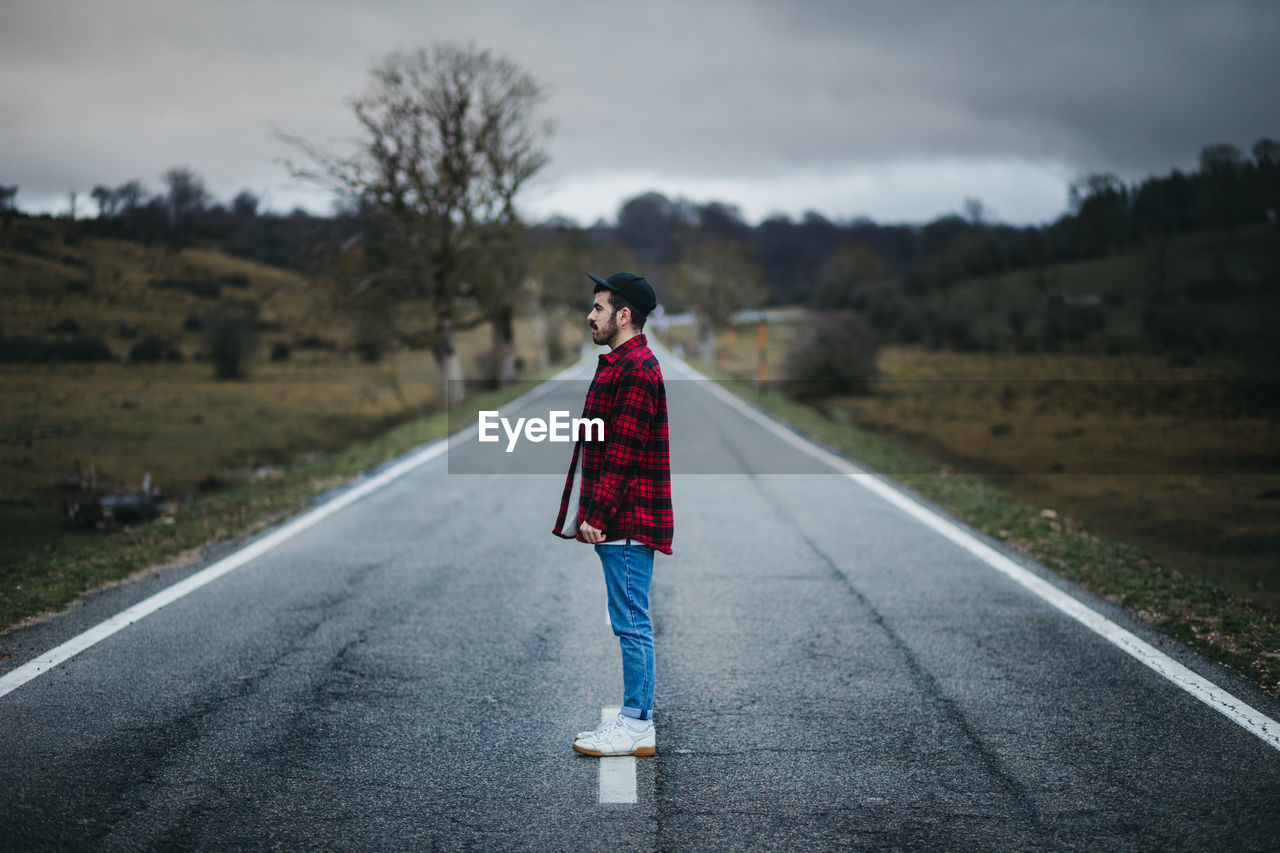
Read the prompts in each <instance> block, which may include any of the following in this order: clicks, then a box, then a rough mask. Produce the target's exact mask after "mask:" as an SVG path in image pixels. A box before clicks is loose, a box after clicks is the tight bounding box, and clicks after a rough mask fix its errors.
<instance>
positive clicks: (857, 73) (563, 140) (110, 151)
mask: <svg viewBox="0 0 1280 853" xmlns="http://www.w3.org/2000/svg"><path fill="white" fill-rule="evenodd" d="M436 40H458V41H475V42H476V43H477V44H480V45H482V46H485V47H490V48H492V49H494V50H496V51H499V52H502V53H505V54H507V55H508V56H510V57H511V58H512V59H514V60H515V61H517V62H518V63H520V64H521V65H523V66H525V67H526V68H528V69H529V70H530V71H532V72H533V73H534V74H535V75H536V76H538V77H539V78H540V79H542V80H544V81H546V82H547V83H549V84H550V85H551V87H552V90H553V94H552V96H551V98H550V100H549V103H548V105H547V111H548V114H549V115H551V116H553V117H554V118H555V119H556V120H557V123H558V131H557V134H556V136H555V138H554V141H553V149H552V154H553V158H554V160H553V168H552V169H551V170H550V172H549V173H548V175H547V178H546V181H545V182H544V184H545V185H547V187H548V189H549V190H551V191H554V187H555V186H556V185H557V183H558V182H574V181H577V182H578V183H579V184H581V183H582V182H584V181H590V180H591V179H592V176H601V178H606V177H610V176H613V177H615V178H616V177H618V176H625V175H654V176H660V177H661V178H662V179H663V180H664V186H668V187H671V188H674V189H677V190H678V189H679V188H680V187H681V186H682V185H683V184H682V182H688V183H689V185H690V186H708V185H711V184H713V183H714V185H715V186H717V187H727V188H729V189H730V190H731V189H732V187H733V185H734V184H733V182H734V181H735V180H739V181H744V182H746V181H753V182H756V183H757V184H759V182H761V181H762V180H768V179H771V178H776V183H777V189H776V192H777V193H779V194H780V195H779V197H780V198H785V197H786V193H787V192H788V189H787V187H788V184H787V180H788V179H787V176H788V175H792V174H796V173H797V172H804V173H807V174H810V175H812V174H824V173H830V174H833V175H839V174H852V173H855V172H856V173H862V172H866V171H868V170H871V171H874V170H875V169H876V168H877V166H878V164H887V163H897V164H901V163H903V162H919V163H922V164H925V163H929V162H931V161H937V160H946V161H948V162H956V161H965V160H972V161H974V162H975V163H982V164H985V165H984V168H989V166H990V164H991V163H992V162H993V161H1001V160H1006V161H1008V162H1010V163H1024V164H1025V163H1028V162H1031V163H1040V164H1046V165H1052V166H1053V167H1054V168H1058V169H1061V170H1062V171H1065V172H1072V171H1086V170H1097V169H1109V170H1114V171H1118V172H1120V173H1122V174H1124V175H1126V176H1130V177H1135V176H1138V175H1142V174H1147V173H1150V172H1154V171H1163V170H1165V169H1168V168H1169V167H1171V166H1173V165H1183V166H1186V165H1190V164H1191V163H1193V162H1194V158H1195V155H1196V153H1197V151H1198V150H1199V148H1200V147H1201V146H1203V145H1205V144H1207V143H1210V142H1216V141H1228V142H1233V143H1236V144H1239V145H1242V146H1248V145H1250V144H1251V143H1252V142H1253V141H1254V140H1255V139H1257V138H1258V137H1260V136H1264V135H1271V136H1275V135H1276V134H1277V128H1276V125H1275V118H1276V117H1275V110H1274V106H1273V104H1272V103H1271V102H1272V101H1273V100H1274V96H1273V89H1274V84H1275V81H1276V80H1280V52H1277V51H1276V50H1275V49H1274V44H1275V43H1276V42H1277V41H1280V4H1276V3H1274V2H1267V0H1257V2H1246V0H1236V2H1215V3H1212V4H1204V3H1199V2H1149V0H1148V1H1147V2H1139V1H1138V0H1129V2H1123V3H1116V2H1106V3H1104V2H1096V0H1083V2H1064V3H1057V4H1049V3H1031V2H1002V0H982V2H966V3H923V2H895V3H858V2H836V1H835V0H833V2H810V1H808V0H800V2H793V3H785V4H784V3H766V2H755V3H744V2H725V0H712V2H699V3H687V2H672V1H671V0H658V2H651V3H648V4H636V3H627V4H622V3H606V2H596V3H591V4H580V3H576V2H574V3H570V2H550V3H540V4H530V3H501V2H494V0H480V2H472V3H468V4H466V5H465V6H463V5H462V4H453V3H443V2H436V3H427V2H392V1H391V0H383V1H382V2H378V0H373V2H366V3H362V4H355V3H338V2H305V3H304V2H299V0H276V2H247V0H233V1H232V2H221V3H216V4H212V3H190V2H172V0H169V1H168V2H165V1H164V0H117V2H113V3H110V4H101V3H93V2H69V0H45V2H41V3H39V4H36V3H27V2H22V0H0V115H2V116H3V117H4V119H3V120H4V133H3V135H2V136H0V182H5V183H18V184H19V185H20V186H21V187H22V194H21V195H20V197H19V199H20V202H23V203H29V201H30V200H32V199H35V198H38V197H41V196H48V197H51V196H55V195H57V196H61V195H64V194H65V193H66V191H67V190H69V189H73V188H74V189H78V190H79V191H81V192H87V190H88V189H89V188H91V187H92V186H93V185H94V184H96V183H101V182H105V183H119V182H122V181H124V180H127V179H129V178H133V177H141V178H143V179H144V180H147V181H149V182H151V184H152V185H153V186H154V185H155V184H156V183H157V182H158V179H157V176H158V175H159V173H160V172H162V171H163V170H164V169H165V168H167V167H169V166H172V165H175V164H180V163H185V164H189V165H191V166H193V167H194V168H196V169H197V170H198V171H199V172H201V173H202V174H204V175H205V176H206V178H207V179H208V183H209V185H210V188H211V189H212V190H214V191H215V193H217V194H218V195H220V196H222V197H228V196H230V195H231V194H233V193H234V192H235V191H236V190H237V189H239V188H241V187H244V186H248V187H251V188H255V189H258V190H267V191H269V192H271V193H273V194H276V195H277V196H279V197H280V198H282V199H283V198H287V197H289V192H288V191H287V190H284V189H281V188H280V187H281V184H282V183H283V177H284V173H283V170H282V169H281V168H280V167H279V166H278V165H276V164H275V163H274V162H273V158H274V157H279V156H281V155H284V154H286V153H288V152H287V149H285V148H284V147H283V146H282V145H281V144H280V143H279V142H278V141H277V140H275V139H273V138H272V129H273V128H281V129H284V130H287V131H290V132H294V133H298V134H300V135H303V136H305V137H307V138H310V139H317V140H325V139H335V138H340V137H342V136H344V135H348V134H350V133H352V132H353V127H352V123H351V120H350V115H349V111H348V110H347V108H346V106H345V103H344V102H345V99H346V98H347V97H349V96H351V95H354V94H356V93H357V92H358V91H359V90H360V89H361V88H362V87H363V85H364V81H365V79H366V75H367V71H368V69H369V67H370V66H371V65H372V64H373V63H374V62H375V61H376V60H377V59H378V58H379V57H381V56H382V55H384V54H386V53H387V52H389V51H390V50H393V49H397V48H406V47H414V46H417V45H421V44H427V43H430V42H432V41H436ZM921 174H922V175H923V174H925V172H922V173H921ZM922 180H923V178H922ZM615 183H616V182H615ZM981 189H982V187H981V186H975V188H974V192H973V194H980V192H981ZM744 191H745V190H744ZM794 191H795V192H796V193H799V192H800V188H799V185H795V189H794ZM948 191H950V188H949V189H948ZM728 200H730V201H733V200H735V199H733V198H729V199H728ZM792 201H793V203H794V204H795V205H796V206H797V207H802V206H805V202H804V200H802V199H799V198H796V199H794V200H792ZM958 201H959V199H950V200H942V199H940V200H939V201H938V202H937V203H936V204H935V205H934V207H935V208H936V207H937V205H945V204H950V205H952V206H953V207H954V206H955V205H956V204H957V203H958ZM824 203H829V200H828V201H827V202H824ZM879 204H881V206H883V205H884V201H883V200H882V201H881V202H880V203H879ZM927 204H928V203H927V202H922V205H927ZM876 206H877V201H876V198H875V196H874V193H870V194H868V195H866V196H865V197H862V198H854V199H851V200H850V202H849V204H848V205H847V207H848V208H849V209H855V208H856V209H858V210H861V211H863V212H867V213H870V214H871V215H873V216H874V215H877V213H876ZM996 208H997V210H998V209H999V205H998V204H997V205H996ZM833 212H834V213H842V212H847V211H833ZM934 212H936V210H925V209H923V208H922V209H921V211H920V213H919V218H925V217H927V216H929V215H931V214H932V213H934Z"/></svg>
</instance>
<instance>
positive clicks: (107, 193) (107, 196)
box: [89, 184, 120, 219]
mask: <svg viewBox="0 0 1280 853" xmlns="http://www.w3.org/2000/svg"><path fill="white" fill-rule="evenodd" d="M89 195H91V196H93V200H94V202H95V203H96V204H97V205H98V218H99V219H110V218H111V217H113V216H115V215H116V209H117V208H118V207H119V206H120V199H119V196H117V195H116V193H115V190H113V189H111V188H110V187H108V186H105V185H103V184H98V185H97V186H96V187H94V188H93V192H91V193H89Z"/></svg>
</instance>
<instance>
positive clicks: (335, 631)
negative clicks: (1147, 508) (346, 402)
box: [0, 351, 1280, 851]
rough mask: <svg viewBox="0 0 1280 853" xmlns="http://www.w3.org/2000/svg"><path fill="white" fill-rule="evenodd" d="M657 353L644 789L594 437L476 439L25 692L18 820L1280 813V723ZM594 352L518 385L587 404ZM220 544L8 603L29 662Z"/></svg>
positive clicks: (532, 820) (615, 824)
mask: <svg viewBox="0 0 1280 853" xmlns="http://www.w3.org/2000/svg"><path fill="white" fill-rule="evenodd" d="M659 356H660V358H661V360H662V361H663V365H664V370H665V371H666V374H667V378H668V385H669V390H670V396H671V402H670V416H671V435H672V452H673V469H674V470H675V471H676V473H677V476H676V477H675V478H674V482H673V487H674V502H675V510H676V537H675V555H674V556H673V557H669V558H664V557H663V556H662V555H658V557H657V559H656V561H655V580H654V588H653V618H654V623H655V628H656V635H657V636H656V645H657V661H658V685H657V693H656V698H655V705H656V712H655V718H656V723H657V727H658V728H657V732H658V735H657V737H658V754H657V756H655V757H654V758H651V759H640V760H637V761H634V770H630V769H629V768H626V767H622V768H620V769H618V770H619V772H621V773H623V774H624V775H625V774H626V773H633V776H632V777H631V778H630V779H625V780H624V783H626V784H634V795H635V802H622V803H618V802H601V798H602V796H601V795H602V790H603V789H602V787H601V779H600V772H601V764H600V762H599V761H597V760H596V759H591V758H586V757H583V756H579V755H577V754H575V753H574V752H573V751H572V750H571V749H570V743H571V741H572V738H573V734H574V733H575V732H577V731H579V730H581V729H585V728H591V727H594V726H595V725H596V723H597V722H598V721H599V720H600V715H601V709H602V708H606V707H608V706H610V705H617V704H618V703H619V701H620V699H621V695H620V694H621V675H620V668H619V662H618V652H617V645H616V640H615V639H614V637H613V636H612V634H611V633H610V630H609V627H608V624H607V618H606V613H605V598H604V589H603V585H602V581H601V577H600V566H599V561H598V560H597V558H596V557H595V555H594V554H593V553H592V551H591V549H590V548H589V547H588V546H585V545H581V544H579V543H573V542H567V541H564V540H561V539H557V538H555V537H553V536H552V535H551V534H550V528H551V525H552V522H553V521H554V519H555V514H556V509H557V506H558V501H559V496H560V490H561V487H562V485H563V476H564V475H563V470H562V468H563V466H564V465H566V464H567V460H568V447H567V445H551V444H545V443H544V444H543V445H540V446H539V447H537V448H529V451H530V452H529V454H527V455H524V456H521V457H520V461H519V462H516V461H514V456H515V455H513V459H512V460H507V461H504V460H503V459H502V457H501V454H502V449H501V447H500V446H499V447H497V448H496V449H495V446H494V445H484V446H480V445H478V444H476V443H474V442H471V441H462V442H460V443H459V445H458V446H457V447H455V448H454V449H453V450H451V451H450V452H449V453H448V454H444V453H440V454H438V455H435V456H434V457H433V458H431V459H430V460H429V461H426V462H424V463H423V464H420V465H418V466H417V467H415V468H413V470H411V471H409V472H408V473H405V474H404V475H403V476H400V477H398V478H396V479H394V480H392V481H390V482H389V483H387V484H386V485H384V486H382V487H381V488H378V489H376V490H373V491H371V492H370V493H369V494H367V495H365V496H363V497H361V498H360V499H359V500H357V501H355V502H353V503H351V505H350V506H347V507H345V508H344V509H342V510H341V511H339V512H335V513H333V514H332V515H331V516H329V517H328V518H327V519H325V520H324V521H323V522H321V523H318V524H315V525H313V526H311V527H309V528H307V529H305V530H302V531H301V532H298V533H297V534H296V535H293V536H291V537H290V538H288V539H287V540H285V541H283V542H280V543H279V544H277V545H275V546H274V547H272V548H270V549H269V550H266V551H265V553H262V554H260V555H258V556H256V557H254V558H253V559H252V560H250V561H248V562H246V563H244V564H243V565H241V566H239V567H238V568H236V569H235V570H234V571H230V572H228V573H226V574H224V575H222V576H220V577H217V578H216V579H215V580H212V581H210V582H209V583H207V584H205V585H204V586H201V587H200V588H198V589H196V590H194V591H193V592H191V593H190V594H188V595H185V596H184V597H181V598H179V599H177V600H175V601H173V602H172V603H169V604H167V605H166V606H164V607H163V608H160V609H158V610H156V611H155V612H153V613H151V614H150V615H148V616H146V617H145V618H142V619H140V620H138V621H136V622H135V623H134V624H131V625H129V626H128V627H125V628H123V629H121V630H119V631H118V632H116V633H113V634H111V635H110V636H108V637H106V638H105V639H103V640H101V641H100V642H98V643H97V644H95V645H93V646H91V647H89V648H87V649H85V650H84V651H82V652H80V653H79V654H77V655H75V656H74V657H71V658H70V659H68V660H66V661H64V662H62V663H60V664H59V665H57V666H56V667H53V668H52V669H49V670H48V671H47V672H44V673H43V674H41V675H39V676H38V677H36V678H33V679H31V680H29V681H26V682H25V683H23V684H21V685H19V686H17V687H16V688H14V689H12V690H11V692H8V693H7V694H6V695H4V696H0V849H3V850H6V851H7V850H69V849H70V850H160V849H176V848H182V849H225V848H249V849H273V848H280V849H287V850H297V849H308V848H319V849H329V850H398V849H405V850H426V849H441V850H462V849H471V850H482V849H532V850H611V851H612V850H617V851H638V850H773V849H803V850H835V849H848V848H866V849H878V848H887V849H948V850H956V849H964V850H969V849H975V850H977V849H1004V850H1027V849H1055V850H1067V849H1078V850H1091V851H1092V850H1204V849H1217V850H1275V849H1277V848H1280V749H1277V747H1276V746H1275V745H1274V744H1273V743H1272V742H1268V741H1267V740H1266V739H1265V738H1263V737H1260V736H1259V735H1258V734H1256V733H1254V732H1251V731H1249V730H1247V729H1246V728H1245V727H1243V726H1242V725H1241V724H1240V723H1238V722H1237V721H1235V720H1233V719H1229V718H1228V717H1227V716H1225V715H1223V714H1222V713H1219V712H1218V711H1217V710H1215V709H1214V708H1212V707H1210V706H1209V705H1207V704H1206V703H1205V702H1204V701H1201V699H1200V698H1197V696H1195V695H1193V694H1192V693H1189V692H1188V691H1187V690H1184V689H1183V688H1182V687H1180V686H1179V685H1177V684H1175V683H1173V682H1172V681H1170V680H1169V679H1167V678H1165V677H1163V676H1162V675H1161V674H1159V673H1158V672H1157V671H1155V670H1154V669H1152V668H1151V667H1149V666H1146V665H1143V664H1142V663H1141V662H1139V661H1138V660H1136V659H1135V658H1134V657H1133V656H1131V655H1129V654H1126V653H1125V652H1124V651H1122V650H1121V649H1120V648H1118V647H1117V646H1116V645H1115V644H1114V643H1112V642H1109V641H1108V640H1107V639H1105V638H1104V637H1102V636H1101V635H1100V634H1099V633H1098V632H1097V631H1095V630H1092V629H1090V628H1089V627H1087V626H1086V625H1084V624H1082V623H1081V622H1080V621H1078V620H1076V619H1072V618H1069V617H1068V616H1067V615H1065V614H1064V613H1063V611H1062V610H1061V609H1060V608H1059V607H1055V606H1053V605H1052V604H1051V603H1050V602H1049V601H1047V600H1046V599H1045V598H1043V597H1042V596H1040V595H1037V594H1034V593H1033V592H1032V591H1030V590H1029V589H1028V587H1027V586H1026V585H1024V584H1021V583H1018V582H1016V581H1015V580H1014V579H1012V578H1011V577H1010V576H1009V575H1008V574H1006V573H1002V572H1001V571H997V570H996V569H995V568H993V566H992V564H991V563H990V562H989V561H987V560H984V559H982V558H980V556H979V555H977V554H975V553H974V552H973V551H972V550H969V549H966V548H965V547H961V545H959V544H957V541H955V540H954V539H952V538H948V537H947V536H944V535H942V534H941V533H939V530H938V529H935V528H934V527H930V526H928V525H927V524H925V523H922V521H921V519H920V518H919V517H917V516H916V515H913V514H911V513H910V512H907V511H904V509H903V507H902V506H899V505H897V504H894V503H892V502H890V501H889V500H886V499H885V498H884V497H883V496H882V495H881V494H879V493H877V492H875V491H873V490H871V489H868V488H865V487H864V486H862V485H860V484H859V483H858V482H856V481H855V480H854V479H852V478H850V477H849V476H846V475H844V474H842V473H840V472H838V471H836V470H835V469H833V468H832V467H831V466H830V465H829V464H828V463H827V462H826V461H824V459H823V458H822V457H821V455H815V454H813V453H807V452H805V451H804V450H803V449H802V448H801V447H798V446H797V443H796V442H793V441H787V440H785V439H784V438H783V437H781V436H780V435H779V434H778V431H777V430H776V429H775V430H771V429H768V428H766V427H765V426H763V425H762V424H761V423H759V422H758V420H754V419H752V418H750V417H748V416H745V415H744V414H743V413H742V412H740V411H739V410H737V409H735V408H732V407H731V406H729V405H727V404H726V403H725V402H724V401H723V400H722V399H720V398H719V397H718V396H716V395H714V394H713V393H711V392H710V391H709V390H708V389H707V387H706V386H705V383H703V382H701V381H693V380H683V381H682V379H681V377H683V376H685V374H684V373H683V372H682V369H681V367H680V365H679V363H678V362H677V361H676V360H675V358H674V357H673V356H671V355H670V354H669V353H666V352H665V351H659ZM591 367H592V365H591V364H590V363H589V362H588V363H586V364H584V365H583V366H581V367H580V368H579V371H578V373H576V374H575V375H574V378H572V379H569V380H564V381H561V382H558V383H555V384H553V385H549V386H546V387H544V388H543V389H541V391H540V392H539V395H538V396H535V397H534V398H533V399H530V400H527V401H526V402H525V403H524V404H523V405H522V406H519V407H512V408H507V409H504V410H503V415H508V416H516V415H522V416H542V417H545V416H546V414H547V413H548V411H551V410H556V409H568V410H572V411H573V412H574V413H575V414H576V413H577V412H578V411H579V409H580V406H581V400H582V395H583V393H584V391H585V387H586V377H589V375H590V370H591ZM495 454H497V455H495ZM539 454H541V455H539ZM516 455H518V454H516ZM504 465H508V466H509V467H510V470H505V469H504V467H503V466H504ZM520 465H523V466H526V468H525V469H521V470H517V467H518V466H520ZM526 470H527V472H525V471H526ZM481 471H491V472H492V473H476V472H481ZM997 548H998V546H997ZM1014 561H1015V562H1016V563H1018V564H1019V565H1020V566H1022V567H1024V568H1025V569H1026V571H1027V572H1028V573H1030V574H1031V575H1034V576H1036V577H1038V578H1045V579H1048V580H1049V582H1050V584H1051V585H1052V586H1054V587H1056V588H1058V589H1060V590H1064V591H1065V592H1066V593H1067V594H1068V595H1069V596H1071V597H1072V598H1073V599H1074V600H1077V601H1080V602H1083V603H1084V604H1086V605H1087V606H1088V607H1090V608H1092V609H1093V610H1095V611H1096V612H1098V613H1099V614H1101V616H1103V617H1105V618H1107V619H1109V620H1112V621H1113V622H1115V623H1117V624H1119V625H1120V626H1121V627H1123V628H1126V629H1128V630H1130V631H1132V632H1134V633H1135V634H1137V635H1138V636H1140V637H1142V638H1143V639H1145V640H1146V641H1147V642H1148V643H1150V644H1151V645H1152V646H1153V647H1155V648H1157V649H1159V650H1160V651H1161V652H1163V653H1165V654H1167V655H1169V656H1171V657H1172V658H1174V659H1176V660H1178V661H1180V662H1182V663H1183V664H1185V665H1187V666H1189V667H1190V668H1191V669H1192V670H1194V671H1196V672H1198V673H1200V674H1201V675H1204V676H1206V677H1207V678H1208V679H1209V680H1210V681H1212V682H1214V683H1216V684H1217V685H1218V686H1220V687H1222V688H1224V689H1225V690H1226V691H1228V692H1229V693H1231V694H1232V695H1235V696H1238V697H1240V698H1241V699H1242V700H1244V702H1245V703H1247V705H1248V706H1249V707H1250V708H1251V709H1252V710H1255V711H1258V712H1261V713H1262V714H1264V715H1266V716H1268V717H1270V719H1273V720H1274V719H1275V718H1276V716H1277V710H1276V704H1275V703H1274V702H1271V701H1270V700H1269V699H1268V698H1267V697H1265V696H1263V695H1261V694H1260V693H1259V692H1258V691H1256V690H1254V689H1253V688H1251V687H1250V686H1249V685H1247V684H1244V683H1243V682H1240V681H1239V680H1237V679H1234V678H1233V677H1232V676H1230V675H1229V674H1228V673H1226V672H1225V671H1223V670H1222V669H1221V668H1219V667H1216V666H1214V665H1212V664H1208V663H1206V662H1204V661H1202V660H1200V659H1199V658H1197V657H1196V656H1195V655H1194V654H1191V653H1190V652H1188V651H1187V650H1186V649H1183V648H1181V647H1179V646H1177V645H1176V644H1174V643H1172V642H1170V641H1168V640H1165V639H1163V638H1161V637H1160V636H1159V635H1158V634H1155V633H1154V632H1152V631H1150V630H1149V629H1147V628H1145V627H1144V626H1142V625H1140V624H1138V623H1136V622H1135V621H1134V620H1132V619H1130V618H1129V617H1128V616H1127V615H1126V614H1124V613H1122V612H1120V611H1118V610H1117V609H1115V608H1113V607H1110V605H1108V604H1106V603H1105V602H1100V601H1097V600H1096V599H1094V598H1092V597H1091V596H1089V595H1088V594H1086V593H1082V592H1080V591H1078V590H1076V589H1075V588H1074V587H1072V586H1071V585H1069V584H1066V583H1064V582H1062V581H1059V580H1056V579H1055V578H1053V576H1052V575H1050V574H1049V573H1047V572H1046V571H1044V570H1043V569H1041V568H1040V567H1038V566H1035V565H1034V564H1031V563H1029V562H1028V561H1025V560H1022V559H1021V558H1015V560H1014ZM191 572H192V570H190V569H187V570H181V571H170V572H168V573H164V574H161V575H158V576H156V577H153V578H148V579H145V580H143V581H140V582H138V583H135V584H131V585H128V586H125V587H122V588H119V589H116V590H111V591H108V592H105V593H103V594H100V595H98V596H96V597H94V598H93V599H92V600H91V601H90V602H89V603H87V604H85V605H83V606H78V607H76V608H74V609H73V610H72V611H70V612H69V613H67V614H64V615H63V616H60V617H57V618H54V619H52V620H49V621H47V622H45V623H43V624H40V625H37V626H34V627H32V628H28V629H26V630H24V631H21V632H17V633H14V634H10V635H7V636H5V637H2V638H0V647H2V650H3V651H7V652H10V653H11V654H13V655H14V657H13V659H12V660H7V661H3V664H4V665H5V668H6V669H7V670H16V669H17V668H18V667H19V666H21V665H23V664H24V663H26V662H27V661H29V660H30V659H32V658H33V657H35V656H36V655H38V654H40V653H42V652H45V651H47V650H48V649H50V648H53V647H55V646H57V645H58V644H59V643H61V642H63V641H65V640H68V639H70V638H72V637H74V636H75V635H77V634H79V633H80V632H81V631H83V630H86V629H87V628H90V627H92V626H93V625H94V624H96V623H97V622H100V621H101V620H103V619H106V618H108V617H109V616H111V615H113V614H114V613H116V612H118V611H120V610H123V609H124V608H126V607H129V606H130V605H132V604H134V603H136V602H138V601H141V600H143V599H145V598H146V597H147V596H149V595H151V594H153V593H155V592H158V591H159V590H160V589H161V588H162V587H163V586H164V585H166V584H169V583H172V582H174V581H176V580H178V579H179V578H180V577H181V576H183V575H190V574H191ZM632 780H634V781H633V782H632ZM606 799H607V798H606Z"/></svg>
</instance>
